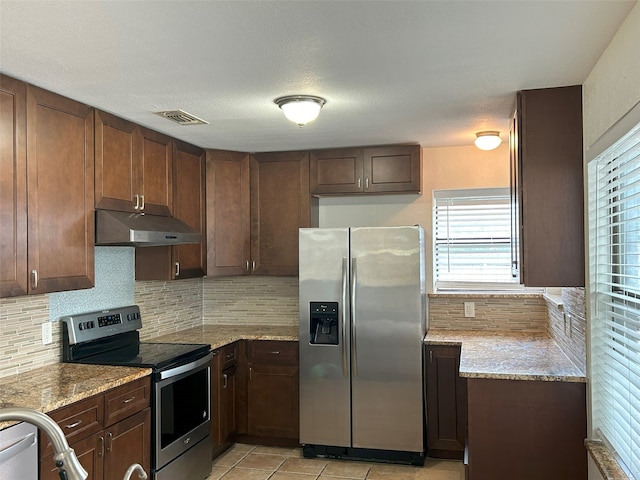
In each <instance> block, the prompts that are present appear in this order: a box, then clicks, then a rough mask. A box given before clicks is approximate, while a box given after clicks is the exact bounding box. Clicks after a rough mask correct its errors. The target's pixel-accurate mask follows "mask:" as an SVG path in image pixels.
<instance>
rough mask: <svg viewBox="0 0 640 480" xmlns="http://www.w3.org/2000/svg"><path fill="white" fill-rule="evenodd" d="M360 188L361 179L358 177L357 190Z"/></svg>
mask: <svg viewBox="0 0 640 480" xmlns="http://www.w3.org/2000/svg"><path fill="white" fill-rule="evenodd" d="M361 186H362V179H361V178H360V177H358V188H360V187H361Z"/></svg>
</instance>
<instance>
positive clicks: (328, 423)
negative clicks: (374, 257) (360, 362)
mask: <svg viewBox="0 0 640 480" xmlns="http://www.w3.org/2000/svg"><path fill="white" fill-rule="evenodd" d="M299 237H300V239H299V240H300V241H299V245H300V266H299V283H300V286H299V291H300V343H299V345H300V413H301V415H300V442H301V443H308V444H319V445H335V446H341V447H349V446H350V445H351V420H350V419H351V385H350V378H349V375H347V376H345V375H343V364H344V362H346V363H347V365H346V370H347V371H350V369H351V361H350V358H349V355H350V353H349V352H345V353H343V349H344V348H347V349H348V345H349V344H350V330H349V325H347V322H348V317H349V310H350V307H349V303H350V300H349V299H350V295H349V289H348V281H347V282H346V291H345V289H344V288H343V286H344V285H345V281H344V275H346V276H347V279H348V278H349V276H350V273H349V262H343V260H342V259H343V258H345V259H346V258H349V230H348V229H345V228H341V229H306V228H303V229H300V233H299ZM313 301H323V302H324V301H327V302H338V303H339V308H341V309H342V312H340V311H339V312H338V321H339V322H340V325H338V331H339V332H341V333H342V335H341V337H340V338H339V339H338V340H339V342H338V345H311V344H310V341H309V340H310V325H309V323H308V322H309V317H310V307H309V302H313ZM305 319H306V322H305ZM344 355H347V358H346V359H345V357H344Z"/></svg>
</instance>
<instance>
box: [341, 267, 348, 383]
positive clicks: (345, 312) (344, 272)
mask: <svg viewBox="0 0 640 480" xmlns="http://www.w3.org/2000/svg"><path fill="white" fill-rule="evenodd" d="M347 262H348V260H347V257H342V376H343V377H347V376H348V375H349V369H348V367H347V344H346V338H347V335H346V334H347V322H348V321H349V315H348V310H347V305H348V300H349V264H348V263H347Z"/></svg>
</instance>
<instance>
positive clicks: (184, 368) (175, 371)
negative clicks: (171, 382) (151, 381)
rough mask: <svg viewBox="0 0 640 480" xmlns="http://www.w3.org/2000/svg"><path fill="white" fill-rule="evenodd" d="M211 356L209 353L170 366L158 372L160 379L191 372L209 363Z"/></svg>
mask: <svg viewBox="0 0 640 480" xmlns="http://www.w3.org/2000/svg"><path fill="white" fill-rule="evenodd" d="M212 358H213V355H211V353H209V354H208V355H207V356H205V357H202V358H199V359H198V360H195V361H193V362H190V363H186V364H184V365H180V366H179V367H175V368H171V369H169V370H163V371H161V372H160V380H165V379H168V378H173V377H177V376H179V375H182V374H184V373H193V372H195V371H196V370H198V368H199V367H202V366H203V365H209V363H211V359H212Z"/></svg>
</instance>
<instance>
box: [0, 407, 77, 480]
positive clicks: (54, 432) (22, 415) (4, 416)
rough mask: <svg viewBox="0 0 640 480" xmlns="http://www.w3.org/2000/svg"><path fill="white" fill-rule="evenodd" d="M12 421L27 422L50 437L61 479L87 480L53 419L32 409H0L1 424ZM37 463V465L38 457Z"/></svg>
mask: <svg viewBox="0 0 640 480" xmlns="http://www.w3.org/2000/svg"><path fill="white" fill-rule="evenodd" d="M11 420H17V421H20V422H27V423H30V424H31V425H35V426H36V427H38V428H39V429H40V430H42V431H43V432H44V434H45V435H46V436H47V437H49V439H50V440H51V444H52V445H53V452H54V454H53V460H54V461H55V463H56V466H57V467H58V472H60V477H61V478H67V480H85V479H86V478H87V476H88V474H87V472H86V471H85V470H84V468H82V465H80V462H79V461H78V457H76V454H75V453H74V451H73V449H72V448H69V444H68V443H67V439H66V437H65V436H64V433H63V432H62V430H61V429H60V427H59V426H58V424H57V423H56V422H54V421H53V420H52V419H51V417H49V416H47V415H45V414H44V413H41V412H38V411H37V410H33V409H31V408H18V407H11V408H2V409H0V422H6V421H11ZM36 455H37V454H36ZM35 463H36V465H37V456H36V459H35ZM36 471H37V467H36ZM64 474H66V477H63V475H64ZM3 478H4V477H3ZM7 478H20V479H23V478H25V480H26V479H27V478H28V477H22V476H16V477H12V476H9V477H7Z"/></svg>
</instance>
